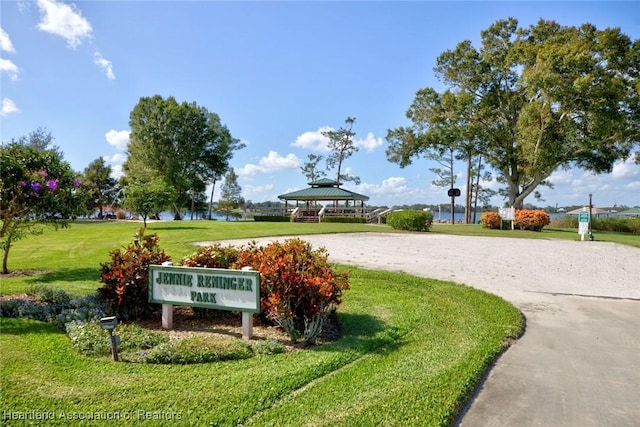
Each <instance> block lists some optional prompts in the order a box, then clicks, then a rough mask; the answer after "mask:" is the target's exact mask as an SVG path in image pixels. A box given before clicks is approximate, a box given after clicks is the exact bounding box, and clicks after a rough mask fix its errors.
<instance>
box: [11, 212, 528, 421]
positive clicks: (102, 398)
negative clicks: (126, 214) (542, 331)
mask: <svg viewBox="0 0 640 427" xmlns="http://www.w3.org/2000/svg"><path fill="white" fill-rule="evenodd" d="M291 225H292V224H276V225H267V226H265V225H264V224H255V223H252V224H249V223H221V222H220V223H215V222H195V221H194V222H188V221H185V222H182V223H173V222H167V223H155V224H152V225H151V226H150V227H149V230H148V231H147V233H151V232H157V233H158V234H159V235H160V246H161V247H162V248H164V249H165V250H166V251H167V252H168V253H169V254H170V255H172V256H173V257H174V259H178V258H180V257H182V256H185V255H188V254H190V253H192V252H193V251H194V250H195V247H194V246H193V245H192V243H191V242H194V241H202V240H218V239H230V238H240V239H242V238H247V241H248V240H250V238H251V237H260V236H267V235H288V234H311V233H314V232H347V231H363V229H362V227H364V229H365V230H371V229H372V228H371V227H368V228H366V226H354V225H345V224H326V225H325V224H303V225H301V226H295V227H294V228H291V227H290V226H291ZM243 227H244V228H243ZM374 230H376V231H380V230H381V228H374ZM136 231H137V225H136V224H131V223H119V222H114V223H86V224H85V223H77V224H73V225H72V227H71V228H69V229H66V230H60V231H57V232H54V231H47V232H45V234H44V235H41V236H33V237H30V238H28V239H25V240H23V241H20V242H18V243H17V244H16V247H15V248H13V249H12V253H11V258H10V267H11V268H14V269H16V270H20V269H24V270H32V271H33V274H32V275H30V276H16V277H12V278H6V279H3V283H2V293H3V294H7V293H22V292H25V291H27V290H28V289H29V287H30V286H33V285H35V284H40V285H42V284H44V285H46V286H49V287H54V288H62V289H65V290H67V291H68V292H71V293H89V292H93V291H94V290H95V289H96V288H97V287H99V286H100V283H99V281H98V276H99V273H98V271H99V263H100V262H106V261H107V260H108V252H109V251H110V250H112V249H116V248H119V247H122V246H124V245H126V244H128V243H129V242H130V241H131V239H132V236H133V234H134V233H135V232H136ZM338 268H347V269H349V270H351V289H349V290H348V291H347V292H346V293H345V295H344V303H343V304H342V305H341V306H340V307H339V310H338V312H339V316H340V320H341V322H342V324H343V328H344V336H343V337H342V338H341V339H340V340H338V341H335V342H332V343H329V344H325V345H322V346H318V347H312V348H309V349H306V350H303V351H295V352H289V353H285V354H277V355H269V356H255V357H253V358H250V359H246V360H240V361H233V362H216V363H207V364H196V365H184V366H182V365H148V364H134V363H114V362H112V361H111V360H109V359H106V358H102V359H101V358H89V357H84V356H80V355H78V354H77V353H76V352H75V351H73V350H72V349H71V347H70V345H69V341H68V338H67V337H66V335H64V334H63V333H62V332H60V331H59V330H58V329H56V328H54V327H52V326H50V325H47V324H44V323H40V322H35V321H31V320H26V319H7V318H3V319H1V321H2V324H1V329H0V361H1V362H0V363H1V365H0V368H1V370H2V379H1V380H0V381H1V384H0V386H1V391H0V397H1V401H2V410H3V411H4V414H5V419H4V421H5V424H6V425H29V424H33V423H34V422H35V423H36V424H37V420H33V419H32V420H19V419H9V420H7V419H6V414H9V415H11V414H12V413H15V414H16V417H18V416H20V415H22V416H28V415H29V414H31V415H32V416H36V414H40V415H41V416H49V415H52V416H53V418H52V419H47V420H46V421H47V425H70V421H71V422H72V423H71V425H96V424H104V425H110V424H113V420H114V419H115V417H118V424H122V425H137V424H139V423H140V421H145V420H155V424H153V425H238V424H243V425H261V426H262V425H296V426H298V425H320V424H327V425H358V426H362V425H403V426H404V425H420V426H425V425H428V426H438V425H449V424H451V422H452V421H453V420H454V419H455V417H456V416H457V415H458V414H459V411H460V410H461V408H462V407H463V406H464V404H465V403H466V401H467V399H468V398H469V396H470V395H471V393H472V392H473V389H474V387H475V386H476V385H477V384H478V382H479V381H480V380H481V378H482V377H483V375H484V374H485V372H486V370H487V369H488V367H489V366H490V365H491V363H492V362H493V361H494V360H495V357H496V356H497V355H498V354H499V353H500V352H501V351H502V350H503V349H504V348H505V347H506V346H507V345H508V342H509V340H511V339H513V338H515V337H517V336H518V335H519V334H520V333H521V331H522V328H523V323H524V320H523V318H522V315H521V314H520V312H519V311H518V310H517V309H516V308H515V307H513V306H512V305H510V304H508V303H506V302H505V301H504V300H502V299H500V298H498V297H496V296H493V295H489V294H487V293H485V292H482V291H478V290H475V289H472V288H469V287H466V286H461V285H457V284H454V283H450V282H441V281H436V280H430V279H424V278H416V277H413V276H409V275H405V274H399V273H390V272H381V271H369V270H363V269H358V268H352V267H350V266H339V267H338ZM7 288H8V289H10V290H11V291H10V292H7ZM105 339H106V336H105ZM36 373H37V374H36ZM43 414H44V415H43ZM91 418H93V419H91ZM108 418H110V419H108Z"/></svg>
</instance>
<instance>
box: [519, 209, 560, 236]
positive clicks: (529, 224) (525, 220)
mask: <svg viewBox="0 0 640 427" xmlns="http://www.w3.org/2000/svg"><path fill="white" fill-rule="evenodd" d="M550 223H551V218H550V217H549V214H548V213H546V212H545V211H543V210H529V209H516V215H515V223H514V226H515V228H519V229H520V230H531V231H541V230H542V229H543V228H544V226H546V225H549V224H550Z"/></svg>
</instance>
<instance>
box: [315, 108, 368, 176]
mask: <svg viewBox="0 0 640 427" xmlns="http://www.w3.org/2000/svg"><path fill="white" fill-rule="evenodd" d="M355 121H356V119H355V117H347V118H346V119H345V123H346V127H341V128H339V129H338V130H329V131H323V132H322V135H324V136H326V137H327V138H329V143H328V146H329V149H330V150H331V154H330V155H329V156H328V157H327V168H328V169H333V168H336V181H338V182H344V181H353V182H355V183H356V184H360V177H358V176H351V175H348V174H345V173H342V164H343V162H344V161H345V159H347V158H349V157H351V155H353V153H355V152H356V151H358V147H357V146H356V145H355V143H354V141H353V137H354V136H355V135H356V134H355V132H353V130H352V129H353V124H354V123H355Z"/></svg>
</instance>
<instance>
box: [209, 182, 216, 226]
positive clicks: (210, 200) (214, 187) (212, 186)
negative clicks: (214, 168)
mask: <svg viewBox="0 0 640 427" xmlns="http://www.w3.org/2000/svg"><path fill="white" fill-rule="evenodd" d="M215 190H216V179H215V177H214V178H213V183H212V185H211V196H210V197H209V221H211V210H212V209H213V192H214V191H215Z"/></svg>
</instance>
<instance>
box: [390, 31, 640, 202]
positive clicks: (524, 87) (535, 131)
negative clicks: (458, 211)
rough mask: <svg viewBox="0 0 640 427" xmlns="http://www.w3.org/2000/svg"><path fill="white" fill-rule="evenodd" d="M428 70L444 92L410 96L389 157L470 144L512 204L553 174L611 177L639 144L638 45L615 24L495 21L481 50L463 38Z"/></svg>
mask: <svg viewBox="0 0 640 427" xmlns="http://www.w3.org/2000/svg"><path fill="white" fill-rule="evenodd" d="M435 72H436V75H437V76H438V77H439V79H440V80H441V81H442V82H443V83H445V84H446V85H447V89H446V90H444V91H443V92H438V91H436V90H435V89H433V88H424V89H420V90H419V91H418V92H417V93H416V97H415V99H414V101H413V103H412V104H411V106H410V108H409V110H408V111H407V117H408V118H409V119H410V120H411V122H412V124H411V126H409V127H400V128H397V129H393V130H389V132H388V134H387V141H388V142H389V144H390V145H389V148H388V150H387V155H388V157H389V159H390V160H391V161H395V162H397V163H399V164H400V165H401V166H402V165H406V164H409V163H410V162H411V158H412V157H416V156H420V155H423V154H425V153H426V152H428V151H433V150H436V151H437V150H442V147H443V145H445V146H449V147H450V146H451V144H452V143H457V144H463V143H466V144H471V147H472V148H473V150H470V151H469V152H473V153H475V154H478V155H482V156H483V158H484V159H486V161H487V162H488V163H489V165H491V167H492V168H493V169H494V170H495V171H496V172H497V175H498V178H499V180H500V181H501V182H503V183H504V184H506V186H507V188H506V191H505V194H504V195H505V196H506V197H507V199H508V202H509V204H510V205H512V206H515V207H521V206H522V205H523V202H524V199H525V198H526V197H527V196H529V195H530V194H532V193H533V192H534V191H536V189H537V188H538V187H539V186H540V185H545V184H548V182H547V179H548V178H549V176H550V175H551V174H552V173H553V172H554V171H555V170H557V169H558V168H561V167H564V168H570V167H573V166H577V167H579V168H583V169H585V170H589V171H592V172H594V173H606V172H610V171H611V170H612V168H613V165H614V163H615V162H616V161H618V160H621V159H627V158H628V157H629V156H631V155H632V154H633V152H634V150H635V149H636V148H637V147H638V146H639V144H640V142H639V141H640V79H639V77H640V40H635V41H632V40H631V39H630V38H629V37H628V36H626V35H625V34H623V33H622V32H621V30H620V29H618V28H607V29H604V30H598V29H596V28H595V27H594V26H593V25H591V24H584V25H582V26H580V27H572V26H569V27H567V26H561V25H559V24H557V23H556V22H554V21H545V20H540V21H539V22H538V23H537V24H535V25H532V26H530V27H529V28H519V27H518V22H517V20H515V19H513V18H510V19H507V20H500V21H497V22H496V23H494V24H493V25H491V26H490V27H489V28H488V29H486V30H484V31H482V33H481V45H480V47H478V48H476V47H474V46H473V45H472V43H471V42H470V41H468V40H466V41H462V42H460V43H459V44H458V45H457V46H456V47H455V49H453V50H447V51H445V52H443V53H442V54H441V55H440V56H439V57H438V58H437V65H436V67H435ZM460 150H462V149H460Z"/></svg>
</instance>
